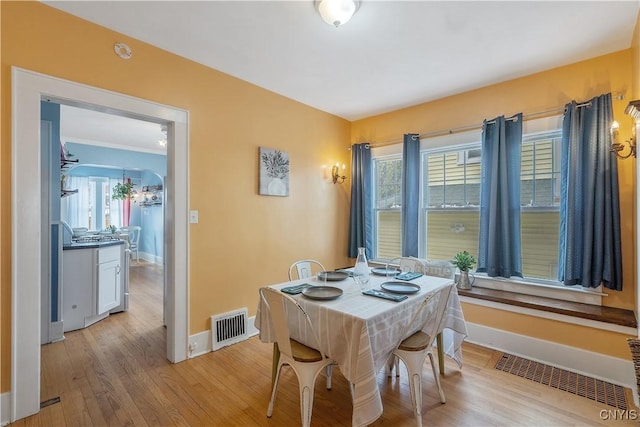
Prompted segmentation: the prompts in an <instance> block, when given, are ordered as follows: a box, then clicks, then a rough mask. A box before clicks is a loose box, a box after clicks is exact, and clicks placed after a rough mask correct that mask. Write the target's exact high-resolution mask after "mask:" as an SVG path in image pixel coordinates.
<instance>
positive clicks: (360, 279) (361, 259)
mask: <svg viewBox="0 0 640 427" xmlns="http://www.w3.org/2000/svg"><path fill="white" fill-rule="evenodd" d="M369 273H370V270H369V262H368V261H367V256H366V255H365V249H364V248H358V257H357V258H356V265H355V266H354V267H353V279H354V280H355V282H356V283H357V284H359V285H360V288H361V289H363V290H364V288H366V289H368V285H367V283H369Z"/></svg>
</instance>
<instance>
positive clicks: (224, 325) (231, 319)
mask: <svg viewBox="0 0 640 427" xmlns="http://www.w3.org/2000/svg"><path fill="white" fill-rule="evenodd" d="M247 317H248V311H247V309H246V308H243V309H240V310H236V311H230V312H228V313H223V314H217V315H215V316H211V342H212V343H213V345H212V350H213V351H216V350H219V349H221V348H222V347H225V346H228V345H231V344H235V343H237V342H240V341H244V340H246V339H247V338H248V335H247Z"/></svg>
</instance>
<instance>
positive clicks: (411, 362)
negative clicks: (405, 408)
mask: <svg viewBox="0 0 640 427" xmlns="http://www.w3.org/2000/svg"><path fill="white" fill-rule="evenodd" d="M412 353H413V352H412ZM419 356H421V357H419ZM400 358H401V359H402V361H403V362H404V364H405V366H406V367H407V372H408V374H409V390H410V391H411V404H412V406H413V413H414V415H415V416H416V423H417V425H418V427H422V366H423V364H424V353H417V352H416V353H415V354H406V355H403V356H402V357H400Z"/></svg>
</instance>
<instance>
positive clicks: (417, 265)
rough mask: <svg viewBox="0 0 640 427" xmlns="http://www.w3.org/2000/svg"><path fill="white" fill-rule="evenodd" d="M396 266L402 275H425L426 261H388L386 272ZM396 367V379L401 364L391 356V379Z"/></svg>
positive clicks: (402, 258)
mask: <svg viewBox="0 0 640 427" xmlns="http://www.w3.org/2000/svg"><path fill="white" fill-rule="evenodd" d="M395 266H398V270H400V272H401V273H406V272H410V273H420V274H424V269H425V266H424V261H423V260H421V259H419V258H415V257H397V258H392V259H390V260H389V261H387V265H386V266H385V271H389V268H391V269H393V268H394V267H395ZM394 365H395V369H396V377H398V376H400V374H399V372H400V362H399V361H398V358H397V357H395V356H394V355H391V357H390V359H389V361H388V362H387V376H389V377H390V376H391V375H392V372H393V366H394Z"/></svg>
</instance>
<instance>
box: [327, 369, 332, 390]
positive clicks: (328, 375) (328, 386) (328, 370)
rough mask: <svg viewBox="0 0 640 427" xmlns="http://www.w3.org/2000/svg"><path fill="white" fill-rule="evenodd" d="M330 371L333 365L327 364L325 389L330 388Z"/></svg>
mask: <svg viewBox="0 0 640 427" xmlns="http://www.w3.org/2000/svg"><path fill="white" fill-rule="evenodd" d="M332 373H333V365H327V390H331V375H332Z"/></svg>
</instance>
